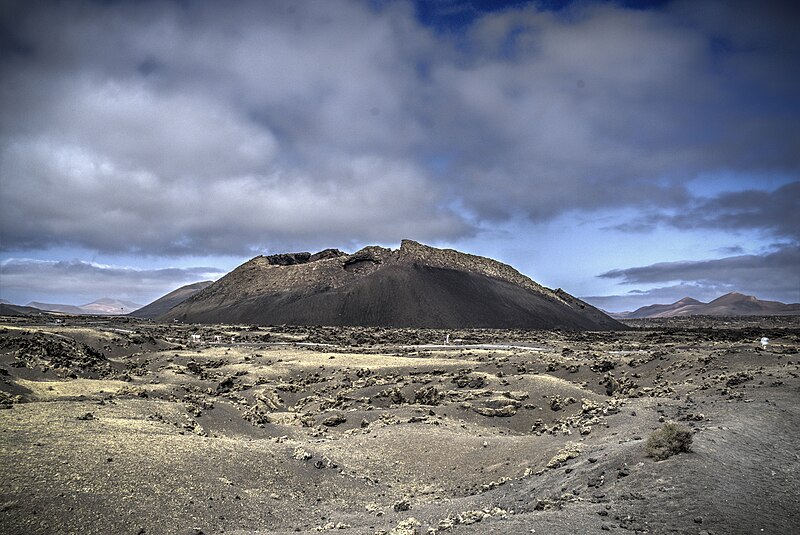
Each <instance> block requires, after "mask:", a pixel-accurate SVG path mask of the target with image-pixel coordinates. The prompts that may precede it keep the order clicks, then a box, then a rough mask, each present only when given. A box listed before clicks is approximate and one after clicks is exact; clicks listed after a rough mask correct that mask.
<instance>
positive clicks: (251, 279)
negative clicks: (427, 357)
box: [159, 240, 624, 330]
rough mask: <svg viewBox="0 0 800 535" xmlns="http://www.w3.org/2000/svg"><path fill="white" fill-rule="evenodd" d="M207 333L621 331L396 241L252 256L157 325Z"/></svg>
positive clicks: (523, 280) (455, 258)
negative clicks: (265, 327)
mask: <svg viewBox="0 0 800 535" xmlns="http://www.w3.org/2000/svg"><path fill="white" fill-rule="evenodd" d="M159 319H160V320H173V319H177V320H181V321H186V322H201V323H202V322H205V323H215V322H221V323H258V324H272V325H278V324H296V325H360V326H386V327H419V328H425V327H427V328H470V327H487V328H527V329H552V328H564V329H584V330H608V329H621V328H624V326H623V325H622V324H620V323H619V322H617V321H616V320H614V319H612V318H610V317H609V316H607V315H606V314H604V313H603V312H601V311H600V310H598V309H596V308H594V307H592V306H591V305H589V304H587V303H584V302H583V301H581V300H579V299H577V298H575V297H573V296H571V295H569V294H568V293H566V292H564V291H562V290H560V289H559V290H555V291H554V290H550V289H548V288H545V287H543V286H541V285H539V284H537V283H535V282H534V281H532V280H531V279H529V278H528V277H526V276H524V275H522V274H520V273H519V272H518V271H517V270H515V269H514V268H512V267H510V266H508V265H505V264H502V263H500V262H497V261H495V260H491V259H489V258H483V257H480V256H474V255H469V254H465V253H460V252H458V251H454V250H452V249H436V248H433V247H428V246H425V245H422V244H419V243H417V242H414V241H410V240H403V242H402V243H401V246H400V249H398V250H392V249H385V248H383V247H376V246H370V247H365V248H364V249H362V250H360V251H358V252H356V253H353V254H350V255H348V254H346V253H343V252H341V251H338V250H335V249H327V250H325V251H322V252H319V253H316V254H314V255H312V254H310V253H290V254H280V255H272V256H258V257H256V258H253V259H252V260H250V261H248V262H246V263H244V264H242V265H241V266H239V267H238V268H236V269H235V270H233V271H232V272H231V273H229V274H228V275H226V276H225V277H223V278H221V279H220V280H218V281H217V282H215V283H214V284H212V285H211V286H209V287H207V288H205V289H204V290H202V291H200V292H198V293H197V294H195V295H193V296H192V297H190V298H189V299H187V300H186V301H184V302H183V303H181V304H179V305H177V306H175V307H174V308H172V309H171V310H170V311H169V312H167V313H166V314H164V315H162V316H160V317H159Z"/></svg>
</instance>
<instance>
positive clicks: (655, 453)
mask: <svg viewBox="0 0 800 535" xmlns="http://www.w3.org/2000/svg"><path fill="white" fill-rule="evenodd" d="M691 445H692V431H691V430H690V429H689V428H688V427H684V426H682V425H678V424H676V423H673V422H667V423H665V424H664V425H663V426H661V428H660V429H657V430H655V431H653V434H652V435H650V438H648V439H647V444H646V445H645V452H646V453H647V456H648V457H652V458H653V459H655V460H656V461H663V460H664V459H667V458H669V457H672V456H673V455H675V454H676V453H681V452H688V451H689V450H690V446H691Z"/></svg>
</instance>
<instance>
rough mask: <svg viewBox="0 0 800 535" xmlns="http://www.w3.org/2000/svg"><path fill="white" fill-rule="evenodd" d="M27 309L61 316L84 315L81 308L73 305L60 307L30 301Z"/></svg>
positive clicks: (53, 304) (59, 305)
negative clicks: (36, 309) (58, 313)
mask: <svg viewBox="0 0 800 535" xmlns="http://www.w3.org/2000/svg"><path fill="white" fill-rule="evenodd" d="M25 306H27V307H32V308H38V309H39V310H44V311H45V312H61V313H62V314H86V312H84V311H83V310H82V309H81V307H79V306H75V305H61V304H57V303H40V302H39V301H31V302H30V303H28V304H27V305H25Z"/></svg>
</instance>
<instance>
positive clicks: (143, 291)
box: [0, 258, 224, 304]
mask: <svg viewBox="0 0 800 535" xmlns="http://www.w3.org/2000/svg"><path fill="white" fill-rule="evenodd" d="M223 274H224V273H222V272H220V270H219V269H217V268H213V267H193V268H164V269H134V268H126V267H119V266H109V265H104V264H96V263H92V262H83V261H80V260H70V261H58V262H57V261H42V260H31V259H14V258H12V259H9V260H6V261H4V262H2V263H0V279H2V281H3V284H2V291H3V296H4V297H6V296H10V297H11V300H12V301H13V300H14V296H16V295H18V294H19V295H31V294H32V293H35V292H38V294H39V295H58V294H61V293H63V292H68V293H69V294H72V295H75V296H80V297H82V299H83V300H84V301H83V302H88V301H91V300H93V299H97V298H99V297H104V296H112V297H116V298H129V299H134V300H139V302H149V301H152V300H154V299H156V298H158V297H160V296H162V295H164V294H166V293H167V292H169V291H172V290H174V289H175V288H178V287H179V286H183V285H185V284H190V283H193V282H199V281H203V280H210V279H216V278H218V277H220V276H222V275H223ZM121 289H127V290H121ZM121 291H122V292H123V294H121V293H120V292H121ZM19 304H25V303H19ZM76 304H78V303H76Z"/></svg>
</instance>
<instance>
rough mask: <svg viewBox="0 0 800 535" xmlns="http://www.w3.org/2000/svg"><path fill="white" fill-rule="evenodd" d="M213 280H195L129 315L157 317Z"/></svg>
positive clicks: (146, 317) (147, 317) (148, 317)
mask: <svg viewBox="0 0 800 535" xmlns="http://www.w3.org/2000/svg"><path fill="white" fill-rule="evenodd" d="M212 282H213V281H203V282H195V283H194V284H187V285H186V286H181V287H180V288H178V289H177V290H173V291H171V292H170V293H168V294H166V295H163V296H161V297H159V298H158V299H156V300H155V301H153V302H152V303H150V304H147V305H145V306H143V307H142V308H140V309H138V310H134V311H133V312H131V313H130V314H129V315H130V316H133V317H135V318H145V319H153V318H157V317H158V316H160V315H162V314H166V313H167V312H169V310H170V309H171V308H172V307H174V306H176V305H179V304H181V303H183V302H184V301H186V300H187V299H189V298H190V297H191V296H193V295H194V294H196V293H197V292H199V291H200V290H202V289H204V288H207V287H208V286H210V285H211V284H212Z"/></svg>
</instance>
